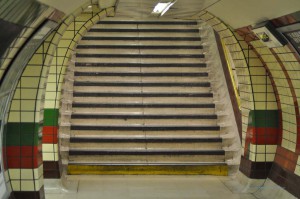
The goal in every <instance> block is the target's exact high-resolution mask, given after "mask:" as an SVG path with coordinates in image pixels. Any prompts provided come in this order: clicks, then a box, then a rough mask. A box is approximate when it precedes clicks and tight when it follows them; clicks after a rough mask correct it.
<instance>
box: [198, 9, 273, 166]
mask: <svg viewBox="0 0 300 199" xmlns="http://www.w3.org/2000/svg"><path fill="white" fill-rule="evenodd" d="M197 17H198V18H200V19H202V20H204V21H206V22H207V23H208V24H210V25H211V26H212V27H213V28H214V29H215V30H216V31H217V32H218V34H219V35H220V37H221V38H222V40H223V42H224V44H225V46H226V48H227V51H228V52H229V53H228V54H229V57H231V61H232V62H233V66H234V67H233V68H231V71H232V74H233V77H235V78H236V81H235V82H236V87H237V88H238V91H239V97H240V101H241V112H242V147H243V151H244V154H243V155H244V156H245V157H246V159H250V160H251V161H254V162H265V161H267V162H272V161H273V160H274V154H275V151H276V148H275V149H274V145H276V143H277V140H276V141H275V139H274V138H273V135H275V138H277V134H278V129H277V128H278V127H271V128H269V126H268V121H267V120H262V121H259V119H264V118H257V119H255V120H253V115H256V114H253V113H258V112H255V111H263V112H264V113H266V114H269V113H274V117H276V118H278V115H277V114H278V112H277V109H278V108H277V107H278V106H277V102H276V96H275V94H274V88H273V85H272V81H271V79H270V78H269V76H268V71H267V70H266V69H265V67H264V64H263V63H262V61H261V59H260V58H259V57H258V56H257V54H256V53H255V51H253V50H252V49H250V48H249V46H248V44H247V42H246V41H245V38H244V37H242V36H240V35H239V34H238V33H237V32H236V31H233V30H231V29H230V28H229V27H227V26H226V24H224V23H223V22H222V21H220V20H219V19H218V18H216V17H215V16H213V15H211V14H210V13H209V12H206V11H204V12H202V13H200V14H198V15H197ZM269 111H270V112H269ZM259 115H260V114H259ZM272 115H273V114H272ZM253 121H254V122H255V123H257V125H258V126H256V124H255V123H253V124H252V122H253ZM263 121H267V124H266V125H261V123H262V122H263ZM264 148H268V149H272V150H271V151H270V152H269V151H268V152H267V153H266V152H265V150H263V149H264ZM263 151H264V152H263Z"/></svg>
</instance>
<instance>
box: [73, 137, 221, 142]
mask: <svg viewBox="0 0 300 199" xmlns="http://www.w3.org/2000/svg"><path fill="white" fill-rule="evenodd" d="M70 142H72V143H134V142H136V143H140V142H145V143H207V142H209V143H214V142H219V143H221V142H222V138H149V137H147V138H128V137H126V138H99V137H97V138H93V137H92V138H89V137H71V138H70Z"/></svg>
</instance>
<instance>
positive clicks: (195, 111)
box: [72, 107, 215, 114]
mask: <svg viewBox="0 0 300 199" xmlns="http://www.w3.org/2000/svg"><path fill="white" fill-rule="evenodd" d="M72 111H73V113H86V114H87V113H102V114H109V113H110V114H114V113H123V114H130V113H135V114H139V113H140V114H142V113H144V114H199V113H202V114H214V112H215V109H214V108H207V109H205V108H74V107H73V108H72Z"/></svg>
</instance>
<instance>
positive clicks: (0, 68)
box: [0, 8, 53, 80]
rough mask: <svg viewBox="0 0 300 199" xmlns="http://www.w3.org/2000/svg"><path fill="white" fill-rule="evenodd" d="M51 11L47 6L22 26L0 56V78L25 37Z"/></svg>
mask: <svg viewBox="0 0 300 199" xmlns="http://www.w3.org/2000/svg"><path fill="white" fill-rule="evenodd" d="M52 12H53V9H52V8H48V9H47V10H46V11H45V12H44V13H43V14H42V15H41V16H39V18H38V19H37V20H35V21H34V22H33V23H32V24H30V25H29V26H26V27H24V29H23V30H22V32H21V33H20V35H19V36H18V37H17V38H16V39H15V40H14V41H13V42H12V43H11V45H10V47H9V48H8V49H7V51H6V52H5V53H4V55H3V56H2V57H1V58H0V80H1V79H2V78H3V75H4V73H5V71H6V70H7V68H8V67H9V65H10V63H11V61H12V60H13V59H14V57H15V56H16V54H17V53H18V52H19V50H20V48H21V47H22V46H23V44H24V43H25V42H26V41H27V39H28V38H29V37H30V36H31V35H32V33H33V32H34V31H35V30H36V28H37V27H38V26H39V25H40V24H41V23H42V22H43V21H44V20H45V18H46V17H48V16H49V15H50V14H51V13H52Z"/></svg>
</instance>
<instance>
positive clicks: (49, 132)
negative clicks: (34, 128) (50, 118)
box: [43, 126, 58, 135]
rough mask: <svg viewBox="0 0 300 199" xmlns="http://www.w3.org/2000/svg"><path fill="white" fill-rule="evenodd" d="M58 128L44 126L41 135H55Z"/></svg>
mask: <svg viewBox="0 0 300 199" xmlns="http://www.w3.org/2000/svg"><path fill="white" fill-rule="evenodd" d="M57 132H58V127H57V126H44V127H43V135H57Z"/></svg>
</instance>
